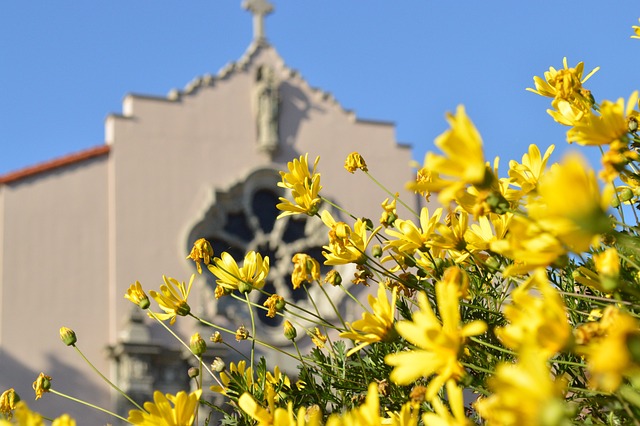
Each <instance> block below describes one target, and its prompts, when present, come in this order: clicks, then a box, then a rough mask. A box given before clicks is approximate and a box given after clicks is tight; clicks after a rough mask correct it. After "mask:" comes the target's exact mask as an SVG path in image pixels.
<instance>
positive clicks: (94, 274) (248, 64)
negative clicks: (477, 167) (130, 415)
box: [0, 0, 418, 425]
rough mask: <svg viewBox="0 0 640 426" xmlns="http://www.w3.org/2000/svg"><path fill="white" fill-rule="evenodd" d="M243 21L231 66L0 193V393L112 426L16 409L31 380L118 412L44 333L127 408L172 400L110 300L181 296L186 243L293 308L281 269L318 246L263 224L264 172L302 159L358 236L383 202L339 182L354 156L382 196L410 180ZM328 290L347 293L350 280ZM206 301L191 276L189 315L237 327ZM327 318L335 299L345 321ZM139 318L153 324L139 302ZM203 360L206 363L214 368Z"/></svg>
mask: <svg viewBox="0 0 640 426" xmlns="http://www.w3.org/2000/svg"><path fill="white" fill-rule="evenodd" d="M244 7H245V8H246V9H248V11H249V12H250V13H251V14H252V15H253V20H254V21H253V26H254V38H253V41H252V42H251V44H250V46H249V47H248V49H247V50H246V52H245V53H244V54H243V55H242V56H241V57H240V58H239V59H238V60H237V61H235V62H232V63H230V64H229V65H227V66H225V67H224V68H223V69H221V70H220V71H219V72H218V73H216V74H212V75H203V76H200V77H197V78H195V79H193V80H192V81H191V82H190V83H189V84H187V85H186V87H185V88H184V89H183V90H179V91H177V90H174V91H171V92H169V93H168V95H166V96H155V95H139V94H128V95H126V96H125V98H124V100H123V104H122V111H121V112H120V113H117V114H111V115H109V116H108V117H107V118H106V122H105V142H104V144H103V145H101V146H97V147H94V148H90V149H87V150H84V151H82V152H77V153H73V154H69V155H66V156H63V157H61V158H57V159H53V160H51V161H47V162H45V163H42V164H37V165H34V166H32V167H27V168H24V169H22V170H17V171H15V172H12V173H8V174H5V175H3V176H0V243H1V245H0V392H2V391H3V390H5V389H8V388H11V387H13V388H15V389H16V392H18V394H19V395H20V396H21V398H22V399H24V400H26V401H27V402H28V404H29V405H30V407H31V408H32V409H34V410H36V411H38V412H41V413H43V414H44V415H48V416H52V417H55V416H57V415H59V414H60V413H62V412H68V413H70V414H71V415H72V416H74V417H75V418H76V419H79V420H80V423H82V424H95V425H98V424H106V423H111V424H117V423H116V422H115V421H114V419H113V418H111V417H109V416H106V415H104V414H102V413H100V412H98V411H95V410H92V409H89V408H86V407H83V406H81V405H79V404H74V403H71V402H69V401H68V400H65V399H63V398H60V397H59V396H56V395H51V394H45V395H44V396H43V397H42V398H41V399H40V400H38V401H34V400H33V390H32V389H31V383H32V382H33V381H34V380H35V379H36V377H37V376H38V374H39V373H40V372H44V373H45V374H47V375H49V376H51V377H52V378H53V380H52V387H53V388H54V389H55V390H57V391H60V392H63V393H65V394H68V395H71V396H74V397H78V398H81V399H84V400H86V401H89V402H91V403H94V404H96V405H99V406H104V407H109V408H111V409H113V410H116V411H118V412H120V413H122V414H124V415H125V416H126V412H127V410H128V409H129V408H131V407H129V406H127V405H126V404H123V403H122V401H120V399H118V398H117V395H116V394H114V393H113V392H112V391H111V389H110V388H109V387H108V385H107V384H106V383H105V382H104V381H103V380H102V379H100V377H99V376H98V375H97V374H96V373H95V372H93V371H92V370H91V367H89V366H88V364H87V363H86V362H84V361H83V360H82V358H81V357H80V356H79V354H78V353H76V351H75V350H74V348H72V347H67V346H65V345H64V344H63V343H62V342H61V341H60V338H59V329H60V327H62V326H65V327H69V328H71V329H73V330H74V331H75V332H76V334H77V336H78V343H77V346H78V348H80V349H81V350H82V352H83V353H84V354H85V355H86V356H87V358H88V359H89V360H90V361H91V362H92V363H93V364H94V365H95V366H96V367H97V368H98V369H99V370H100V371H102V372H103V373H104V374H105V375H106V376H107V378H109V379H110V380H111V381H113V382H114V383H117V384H118V385H120V386H121V387H122V388H123V389H124V390H125V391H127V392H129V393H130V394H131V395H132V396H134V397H135V398H136V399H140V400H145V399H146V400H148V399H151V398H152V392H153V390H154V389H158V390H162V391H163V392H177V391H179V390H182V389H187V388H188V387H189V384H190V383H189V379H188V377H187V374H186V370H187V368H188V367H189V365H190V363H193V362H194V361H195V360H194V359H192V358H189V356H188V354H187V353H186V351H185V350H184V348H182V347H181V345H180V344H179V343H178V342H177V341H176V340H175V339H173V338H172V337H171V336H170V335H169V334H168V333H167V331H166V330H164V329H163V328H162V327H161V326H160V325H159V324H157V323H154V322H153V321H151V320H150V319H149V318H146V316H145V315H144V313H143V312H142V311H140V310H139V309H137V307H136V306H135V305H133V304H132V303H131V302H130V301H128V300H126V299H125V298H124V294H125V293H126V290H127V288H128V287H129V286H130V285H131V284H132V283H134V282H135V281H136V280H138V281H140V282H141V283H142V286H143V288H144V289H145V290H147V292H148V290H156V291H158V289H159V287H160V285H161V284H162V282H163V281H162V276H163V275H166V276H168V277H173V278H175V279H177V280H178V281H180V282H183V281H184V282H187V283H188V282H189V279H190V277H191V275H192V274H194V273H197V272H196V268H195V266H194V263H193V262H192V261H190V260H187V259H186V256H187V254H188V253H189V251H190V249H191V247H192V245H193V242H194V241H195V240H197V239H199V238H202V237H204V238H207V239H208V240H210V241H211V242H212V244H213V248H214V252H215V256H219V255H220V253H221V252H222V251H227V252H229V253H230V254H232V255H233V256H234V258H235V259H236V260H238V261H239V262H240V261H241V260H242V258H243V257H244V253H245V252H246V251H249V250H255V251H257V252H259V253H261V254H262V255H263V256H264V255H267V256H269V257H270V259H271V270H270V273H269V280H268V284H267V285H268V286H269V288H270V289H271V291H277V292H278V294H280V295H282V296H284V297H285V299H287V298H291V299H295V300H297V301H299V302H300V303H302V304H304V302H305V301H304V297H305V296H303V295H300V294H297V293H295V292H294V291H293V290H292V288H291V281H290V280H291V278H290V274H291V271H292V263H291V258H292V257H293V255H294V254H295V253H297V252H306V253H309V254H311V255H313V256H315V257H316V258H318V260H319V261H320V263H322V255H321V251H322V245H324V244H326V242H327V228H326V226H324V224H323V223H322V222H321V221H320V220H319V219H318V218H309V217H306V216H304V217H302V216H300V215H296V216H286V217H283V218H280V219H278V220H276V216H277V215H278V213H279V211H278V210H277V209H276V207H275V206H276V204H277V203H278V197H287V196H288V195H289V194H287V193H285V192H284V191H283V190H282V188H279V187H278V186H277V182H279V181H280V175H279V171H280V170H286V168H287V162H288V161H291V160H292V159H294V158H299V157H300V156H303V155H305V154H307V153H308V155H309V162H310V163H311V164H313V161H314V159H315V158H316V156H319V157H320V161H319V164H318V171H319V172H320V173H321V176H322V190H321V195H322V196H323V197H324V198H326V199H327V200H331V201H333V202H335V203H336V204H338V205H340V206H342V207H344V208H345V209H346V210H347V211H349V212H350V213H352V214H353V215H355V216H358V217H370V218H371V219H372V220H373V221H374V223H375V222H377V221H378V218H379V217H380V214H381V212H382V209H381V207H380V203H381V202H382V201H383V200H384V199H385V198H388V197H389V194H387V193H386V192H384V191H383V190H382V189H380V188H379V187H377V186H375V185H374V184H373V183H372V182H371V181H370V180H369V179H368V177H367V176H366V175H365V174H364V173H355V174H353V175H352V174H349V173H348V172H347V171H346V170H345V169H344V167H343V166H344V161H345V158H346V157H347V155H348V154H349V153H350V152H353V151H357V152H359V153H361V154H362V156H363V157H364V158H365V159H366V161H367V164H368V166H369V169H370V170H371V171H372V173H373V174H374V175H375V176H376V178H377V179H378V180H379V181H381V182H382V183H383V184H384V185H385V186H386V187H387V188H389V189H391V190H393V191H396V190H397V191H402V190H403V188H404V185H405V183H406V182H407V181H409V180H411V179H412V178H413V177H414V175H413V172H412V171H411V169H410V167H409V164H410V161H411V158H412V152H411V149H410V147H409V146H406V145H401V144H398V143H397V141H396V139H395V128H394V125H393V124H392V123H389V122H379V121H368V120H363V119H361V118H358V117H357V115H356V113H354V112H353V111H350V110H346V109H345V108H343V106H342V105H340V104H339V103H338V102H337V101H336V99H335V98H334V97H333V96H332V95H331V94H330V93H328V92H326V91H324V90H322V89H318V88H314V87H311V86H310V85H309V84H308V83H307V82H306V81H305V79H304V78H303V77H302V76H301V74H300V73H299V72H298V71H296V70H294V69H292V68H289V67H288V66H287V65H286V64H285V62H284V60H283V58H281V57H280V56H279V54H278V52H277V51H276V49H275V47H274V46H272V45H271V44H270V43H269V41H268V40H267V38H266V36H265V27H264V21H265V17H266V16H267V15H268V14H269V13H270V12H272V10H273V6H272V5H271V4H270V3H268V2H267V1H266V0H246V1H245V2H244ZM293 60H295V58H293ZM404 199H407V200H412V196H411V195H410V194H406V196H404ZM415 203H416V205H417V203H418V201H417V199H415ZM322 208H329V206H327V205H323V206H322ZM332 214H334V216H335V217H341V218H342V219H343V220H345V221H348V219H349V218H348V217H346V216H344V215H342V216H341V215H340V213H339V212H337V211H332ZM342 275H343V277H344V279H345V281H350V279H351V277H352V276H353V270H351V269H349V268H344V270H343V274H342ZM214 288H215V281H214V277H213V276H211V274H209V273H208V272H207V271H205V272H204V273H203V274H202V275H196V278H195V281H194V283H193V289H192V293H191V295H190V297H189V304H190V305H191V307H192V310H193V311H194V312H195V313H197V315H199V316H200V317H202V318H207V319H208V320H209V321H211V322H214V323H216V324H224V325H225V326H226V327H229V328H230V329H235V328H237V327H238V326H239V325H242V324H247V319H246V318H245V317H243V315H244V313H242V312H244V311H242V309H241V308H239V307H237V306H236V305H234V302H233V301H232V300H226V299H231V298H221V299H219V300H216V299H215V297H214ZM254 293H257V292H254ZM252 296H255V301H256V303H262V302H263V300H261V299H260V295H259V294H252ZM345 303H346V300H341V299H339V297H338V296H336V304H337V305H338V306H339V307H340V308H341V309H347V310H348V308H347V307H346V304H345ZM151 309H152V310H154V311H158V308H157V305H156V304H155V302H154V301H152V306H151ZM241 311H242V312H241ZM326 314H327V315H331V311H330V310H329V309H327V312H326ZM260 321H262V322H263V326H262V327H261V333H262V338H264V339H267V340H269V341H270V342H272V343H273V344H274V345H276V346H278V345H281V346H284V345H286V344H287V341H286V339H285V338H284V337H283V336H282V325H281V323H280V322H278V321H277V320H275V321H274V320H271V319H268V318H266V317H261V318H260ZM171 328H172V329H173V330H174V331H175V332H176V333H178V334H179V335H180V336H182V337H183V339H185V340H186V341H188V339H189V336H190V335H191V334H192V333H194V332H196V331H198V332H201V333H209V334H206V335H203V337H205V340H208V336H209V335H210V333H211V331H210V330H208V329H202V328H201V327H200V326H199V325H198V324H197V322H196V321H194V320H193V319H192V318H179V319H178V321H177V322H176V324H175V325H173V326H171ZM300 334H302V335H304V332H302V333H299V335H300ZM227 340H228V341H229V342H232V343H233V344H235V340H234V339H233V338H232V337H231V336H230V337H229V338H228V339H227ZM209 346H210V350H211V351H212V353H211V357H213V356H222V357H223V358H224V357H225V356H230V355H229V354H225V353H223V352H220V353H217V352H216V350H217V349H216V348H215V347H212V345H209ZM276 361H278V360H276ZM269 362H271V361H269ZM282 362H283V363H284V364H286V363H287V362H289V363H290V362H291V361H284V360H283V361H282ZM285 367H287V368H288V369H289V370H290V371H295V367H296V366H295V365H290V366H286V365H285ZM125 402H126V401H125Z"/></svg>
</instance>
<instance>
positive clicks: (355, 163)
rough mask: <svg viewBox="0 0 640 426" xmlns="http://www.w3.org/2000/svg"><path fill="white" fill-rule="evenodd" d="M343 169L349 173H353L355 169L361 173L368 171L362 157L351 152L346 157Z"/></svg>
mask: <svg viewBox="0 0 640 426" xmlns="http://www.w3.org/2000/svg"><path fill="white" fill-rule="evenodd" d="M344 168H345V169H347V171H348V172H349V173H353V172H355V171H356V170H357V169H360V170H362V171H363V172H366V171H368V169H367V163H366V162H365V161H364V158H362V155H360V154H358V153H357V152H352V153H351V154H349V155H348V156H347V159H346V160H345V162H344Z"/></svg>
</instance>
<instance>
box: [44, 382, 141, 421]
mask: <svg viewBox="0 0 640 426" xmlns="http://www.w3.org/2000/svg"><path fill="white" fill-rule="evenodd" d="M49 392H51V393H53V394H55V395H58V396H61V397H63V398H67V399H70V400H71V401H73V402H77V403H78V404H82V405H86V406H87V407H91V408H93V409H95V410H98V411H102V412H103V413H107V414H109V415H110V416H113V417H116V418H118V419H120V420H122V421H123V422H127V423H128V424H132V423H131V422H129V420H127V419H125V418H124V417H121V416H119V415H117V414H116V413H113V412H111V411H109V410H107V409H105V408H102V407H98V406H97V405H93V404H91V403H89V402H86V401H83V400H81V399H78V398H74V397H72V396H70V395H67V394H64V393H62V392H58V391H57V390H55V389H49ZM136 405H137V404H136Z"/></svg>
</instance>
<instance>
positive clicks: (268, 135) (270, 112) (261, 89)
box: [252, 65, 280, 157]
mask: <svg viewBox="0 0 640 426" xmlns="http://www.w3.org/2000/svg"><path fill="white" fill-rule="evenodd" d="M279 86H280V83H279V82H278V81H277V79H276V76H275V71H274V70H273V67H270V66H268V65H261V66H260V67H259V68H258V69H257V71H256V78H255V86H254V89H253V99H252V101H253V109H254V114H255V120H256V139H257V141H258V149H259V150H260V151H262V152H265V153H267V154H269V155H270V156H271V157H272V156H273V154H274V153H275V152H276V150H277V149H278V144H279V135H278V129H279V124H278V121H279V118H280V93H279V90H278V89H279Z"/></svg>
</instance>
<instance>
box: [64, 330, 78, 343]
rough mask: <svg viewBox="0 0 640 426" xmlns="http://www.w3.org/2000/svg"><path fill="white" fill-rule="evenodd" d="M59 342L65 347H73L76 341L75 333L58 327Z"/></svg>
mask: <svg viewBox="0 0 640 426" xmlns="http://www.w3.org/2000/svg"><path fill="white" fill-rule="evenodd" d="M60 340H62V343H64V344H65V345H67V346H73V345H75V344H76V342H77V341H78V338H77V337H76V332H75V331H73V330H72V329H70V328H67V327H60Z"/></svg>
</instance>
